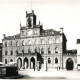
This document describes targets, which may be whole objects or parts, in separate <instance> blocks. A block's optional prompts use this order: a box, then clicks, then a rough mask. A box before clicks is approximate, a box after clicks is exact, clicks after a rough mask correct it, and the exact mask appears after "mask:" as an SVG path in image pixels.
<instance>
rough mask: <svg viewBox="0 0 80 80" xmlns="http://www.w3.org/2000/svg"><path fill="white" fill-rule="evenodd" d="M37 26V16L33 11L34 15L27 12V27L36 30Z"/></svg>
mask: <svg viewBox="0 0 80 80" xmlns="http://www.w3.org/2000/svg"><path fill="white" fill-rule="evenodd" d="M35 25H36V15H35V14H34V11H33V10H32V13H27V11H26V26H27V28H34V27H35Z"/></svg>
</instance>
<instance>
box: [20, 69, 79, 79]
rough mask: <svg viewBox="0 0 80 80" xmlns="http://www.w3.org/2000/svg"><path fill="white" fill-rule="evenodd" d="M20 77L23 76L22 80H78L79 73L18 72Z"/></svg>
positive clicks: (54, 71) (50, 71)
mask: <svg viewBox="0 0 80 80" xmlns="http://www.w3.org/2000/svg"><path fill="white" fill-rule="evenodd" d="M19 74H20V75H23V79H55V80H56V79H61V80H64V79H67V80H80V71H77V70H73V71H66V70H60V71H57V70H48V71H44V70H40V71H37V70H35V71H34V70H33V69H31V70H30V69H28V70H20V71H19Z"/></svg>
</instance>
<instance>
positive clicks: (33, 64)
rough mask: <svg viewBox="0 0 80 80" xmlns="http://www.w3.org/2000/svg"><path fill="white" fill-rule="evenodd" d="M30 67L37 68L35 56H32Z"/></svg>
mask: <svg viewBox="0 0 80 80" xmlns="http://www.w3.org/2000/svg"><path fill="white" fill-rule="evenodd" d="M30 68H31V69H34V68H35V58H34V57H32V58H31V61H30Z"/></svg>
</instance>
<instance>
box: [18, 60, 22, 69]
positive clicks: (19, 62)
mask: <svg viewBox="0 0 80 80" xmlns="http://www.w3.org/2000/svg"><path fill="white" fill-rule="evenodd" d="M17 65H18V68H19V69H20V68H21V67H22V59H21V58H18V59H17Z"/></svg>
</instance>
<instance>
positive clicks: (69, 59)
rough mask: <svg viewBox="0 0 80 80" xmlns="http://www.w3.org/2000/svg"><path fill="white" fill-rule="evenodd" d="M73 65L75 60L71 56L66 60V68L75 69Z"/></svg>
mask: <svg viewBox="0 0 80 80" xmlns="http://www.w3.org/2000/svg"><path fill="white" fill-rule="evenodd" d="M73 67H74V63H73V60H72V59H71V58H68V59H67V61H66V69H67V70H73Z"/></svg>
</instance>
